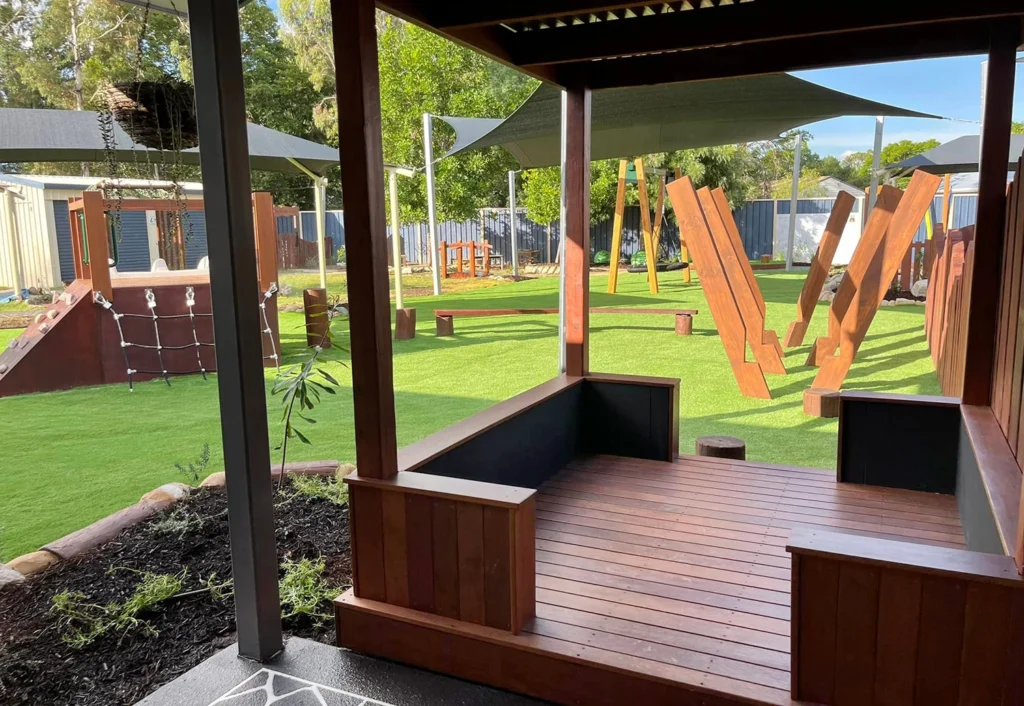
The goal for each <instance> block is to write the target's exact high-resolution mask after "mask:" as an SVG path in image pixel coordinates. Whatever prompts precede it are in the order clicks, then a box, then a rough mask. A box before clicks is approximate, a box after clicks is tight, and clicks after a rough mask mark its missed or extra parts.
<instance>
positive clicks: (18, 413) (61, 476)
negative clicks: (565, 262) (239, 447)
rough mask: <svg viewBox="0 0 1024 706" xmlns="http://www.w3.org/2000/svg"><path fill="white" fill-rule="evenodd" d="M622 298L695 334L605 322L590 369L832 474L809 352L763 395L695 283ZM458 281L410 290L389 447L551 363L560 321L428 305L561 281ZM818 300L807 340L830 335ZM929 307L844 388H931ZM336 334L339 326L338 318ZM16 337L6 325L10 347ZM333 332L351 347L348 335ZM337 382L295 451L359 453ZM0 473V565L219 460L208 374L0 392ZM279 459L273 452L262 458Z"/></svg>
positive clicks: (518, 294)
mask: <svg viewBox="0 0 1024 706" xmlns="http://www.w3.org/2000/svg"><path fill="white" fill-rule="evenodd" d="M282 281H283V282H286V283H288V284H290V285H291V286H292V287H293V293H292V295H291V297H289V298H288V299H287V300H286V301H285V303H287V302H289V301H292V300H295V301H298V300H299V298H301V288H302V287H306V286H310V285H315V284H316V282H317V277H316V275H308V274H300V275H285V276H283V277H282ZM758 281H759V282H760V285H761V289H762V291H763V292H764V298H765V300H766V302H767V315H768V323H769V326H770V327H771V328H774V329H775V330H776V331H778V332H779V334H780V336H781V335H782V334H783V333H784V332H785V329H786V326H787V324H788V322H789V321H790V319H791V317H792V316H793V315H794V313H795V308H796V307H795V301H796V298H797V295H798V293H799V290H800V286H801V284H802V282H803V275H802V274H786V273H777V272H772V273H763V274H759V275H758ZM619 282H620V291H619V294H617V295H614V296H612V295H608V294H606V293H605V292H604V290H605V287H606V284H607V278H606V277H604V276H594V277H593V278H592V300H591V301H592V305H594V306H615V305H618V306H633V307H635V306H658V307H686V308H695V309H698V310H700V312H701V313H700V315H699V316H697V317H696V318H695V320H694V335H693V336H690V337H688V338H683V337H678V336H676V335H675V334H674V333H673V322H672V321H671V320H670V317H666V316H639V315H636V316H633V315H630V316H626V315H623V316H614V317H611V316H600V317H595V318H594V319H593V320H592V322H591V325H592V329H591V355H590V361H591V367H592V369H593V370H596V371H602V372H618V373H635V374H643V375H661V376H667V377H678V378H680V379H681V380H682V388H681V389H682V393H681V398H682V399H681V408H680V427H681V428H680V448H681V449H682V450H683V451H687V452H688V451H692V449H693V444H694V439H695V438H696V437H697V436H700V435H704V434H729V435H733V436H739V437H741V438H743V439H745V440H746V442H747V454H748V457H749V458H751V459H756V460H762V461H767V462H775V463H787V464H794V465H808V466H818V467H824V468H832V467H834V465H835V453H836V422H835V420H816V419H809V418H807V417H805V416H804V415H803V412H802V402H801V399H802V397H801V395H802V393H803V390H804V389H805V388H807V387H808V386H809V385H810V383H811V380H812V379H813V377H814V369H812V368H807V367H805V366H804V365H803V361H804V359H805V357H806V355H807V350H808V346H807V345H804V346H802V347H800V348H798V349H794V350H791V351H789V352H788V355H787V357H786V363H787V367H788V369H789V374H788V375H786V376H784V377H783V376H770V377H769V378H768V383H769V386H770V387H771V389H772V394H773V395H774V397H775V399H773V400H770V401H768V400H765V401H762V400H750V399H745V398H743V397H741V396H740V394H739V392H738V391H737V388H736V384H735V381H734V379H733V377H732V373H731V370H730V367H729V364H728V362H727V360H726V358H725V353H724V351H723V350H722V346H721V342H720V340H719V338H718V336H717V334H716V332H715V330H714V323H713V321H712V319H711V316H710V314H709V312H708V310H707V304H706V302H705V300H704V297H703V294H702V293H701V289H700V286H699V284H697V282H696V280H694V283H693V284H689V285H686V284H683V283H682V281H681V278H680V277H679V276H678V274H663V275H662V279H661V282H662V288H661V293H660V294H658V295H651V294H649V293H648V292H647V288H646V283H645V278H644V276H643V275H621V276H620V280H619ZM406 283H407V286H408V287H409V288H410V289H411V290H413V291H420V292H422V291H429V289H428V287H429V277H427V276H413V277H407V278H406ZM483 285H484V283H483V282H464V281H463V282H457V281H454V280H448V281H447V282H446V285H445V286H446V288H448V289H449V291H450V290H457V291H451V292H450V293H446V294H445V295H444V296H443V297H442V298H440V299H433V298H422V297H411V296H410V297H407V304H406V305H407V306H416V307H418V310H419V311H418V313H419V316H418V319H419V322H418V326H417V337H416V339H414V340H412V341H398V342H395V344H394V384H395V397H396V405H397V416H398V441H399V444H401V445H405V444H409V443H411V442H413V441H415V440H417V439H420V438H422V437H424V436H426V435H428V434H430V433H432V432H434V431H437V430H439V429H441V428H443V427H445V426H447V425H449V424H451V423H453V422H455V421H458V420H459V419H462V418H464V417H467V416H469V415H471V414H473V413H475V412H478V411H480V410H482V409H485V408H486V407H489V406H490V405H492V404H494V403H495V402H498V401H500V400H503V399H506V398H508V397H511V396H512V395H515V394H517V393H519V392H522V391H523V390H526V389H528V388H530V387H532V386H534V385H537V384H539V383H541V382H543V381H544V380H547V379H549V378H551V377H553V376H554V375H555V374H556V372H557V362H558V355H557V353H558V351H557V346H558V339H557V330H556V327H557V316H521V317H502V318H477V319H461V320H459V319H457V320H456V323H455V331H456V335H455V336H454V337H452V338H442V339H438V338H436V337H435V336H434V321H433V316H432V315H431V310H432V309H433V308H434V307H445V308H508V307H520V308H527V307H528V308H535V307H536V308H539V307H555V306H557V304H558V291H557V286H558V280H557V279H556V278H543V279H535V280H528V281H523V282H516V283H495V282H493V281H488V282H486V285H489V286H483ZM330 288H331V290H332V293H336V294H339V295H342V296H343V295H344V291H343V289H344V277H343V275H341V274H332V275H331V278H330ZM825 312H826V305H824V304H820V305H819V308H818V312H817V315H816V317H815V321H814V322H813V323H812V326H811V330H810V332H809V334H808V337H807V342H808V343H809V342H810V341H811V340H813V336H815V335H819V334H821V333H823V332H824V327H825V318H826V317H825ZM923 318H924V310H923V307H893V308H888V307H886V308H883V309H882V310H881V311H879V313H878V315H877V316H876V317H875V321H874V323H873V325H872V327H871V330H870V332H869V333H868V336H867V340H866V341H865V343H864V345H863V347H862V349H861V351H860V355H859V356H858V358H857V361H856V363H855V364H854V366H853V369H852V370H851V372H850V375H849V377H848V378H847V387H848V388H849V389H860V390H876V391H890V392H906V393H918V394H938V393H939V388H938V382H937V380H936V377H935V374H934V371H933V368H932V364H931V360H930V358H929V356H928V353H927V347H926V344H925V340H924V335H923V333H922V327H923ZM339 328H343V326H339ZM281 329H282V344H283V347H284V352H285V355H286V362H287V361H292V362H294V361H296V360H298V359H299V358H300V356H301V355H302V354H303V348H302V345H303V338H304V337H303V335H302V315H301V314H298V313H285V314H282V315H281ZM10 335H12V334H11V333H10V332H6V331H0V344H2V345H6V341H7V339H8V338H9V337H10ZM338 342H339V343H340V344H342V345H346V344H347V338H346V335H345V334H344V333H342V335H340V336H339V337H338ZM327 356H328V361H327V363H326V366H327V368H328V369H329V370H330V372H331V373H332V374H333V375H334V376H335V377H337V378H338V379H339V381H340V382H341V384H342V388H341V390H340V391H339V394H338V395H337V396H336V397H332V398H328V399H326V400H325V401H324V402H323V404H322V405H321V406H320V407H318V408H317V410H316V411H315V412H314V413H313V415H312V416H313V417H314V418H315V419H316V420H317V422H318V423H317V424H315V425H313V426H310V427H307V428H304V429H303V431H304V432H305V433H306V434H307V435H308V437H309V438H310V440H311V441H312V442H313V443H312V446H303V445H296V446H293V447H292V449H293V450H294V451H293V453H290V456H289V458H291V459H293V460H303V459H306V460H312V459H323V458H337V459H339V460H342V461H346V460H347V461H352V460H354V441H353V432H352V395H351V376H350V371H349V369H348V368H347V367H345V363H346V360H347V359H346V355H345V354H344V353H343V352H341V351H337V350H335V351H332V352H330V353H328V354H327ZM273 378H274V373H273V371H272V370H271V371H268V372H267V391H268V407H269V411H268V415H269V420H270V434H271V445H272V446H274V445H276V440H277V439H279V437H280V434H281V430H282V425H281V420H280V412H279V409H280V408H279V400H278V399H277V398H271V397H270V396H269V390H270V387H271V384H272V382H273ZM0 419H2V420H3V422H2V430H3V431H2V433H0V439H2V440H3V454H4V470H3V473H0V526H3V527H4V531H3V533H2V534H0V543H2V547H0V559H10V558H11V557H13V556H16V555H18V554H21V553H23V552H26V551H31V550H33V549H36V548H38V547H39V546H40V545H41V544H43V543H45V542H48V541H51V540H53V539H56V538H57V537H60V536H62V535H64V534H66V533H68V532H70V531H72V530H75V529H78V528H80V527H83V526H84V525H86V524H88V523H89V522H92V521H94V520H96V519H99V518H101V517H104V516H105V515H107V514H109V513H111V512H113V511H115V510H117V509H119V508H121V507H124V506H126V505H129V504H131V503H133V502H135V501H136V500H137V499H138V498H139V496H141V495H142V494H143V493H145V492H146V491H148V490H151V489H152V488H154V487H156V486H157V485H160V484H161V483H166V482H169V481H174V480H183V478H182V476H181V475H180V474H179V473H178V472H177V471H176V470H175V467H174V464H175V463H176V462H180V463H185V462H187V461H189V460H191V459H193V458H195V457H196V456H198V455H199V453H200V451H201V449H202V446H203V444H209V445H210V447H211V451H212V460H211V464H210V468H209V471H213V470H216V469H217V468H219V467H220V465H221V463H222V456H221V450H220V428H219V414H218V403H217V386H216V383H215V382H214V380H213V379H211V380H208V381H204V380H202V379H201V378H179V379H175V380H173V383H172V386H171V387H168V386H167V385H165V384H164V383H163V382H160V381H154V382H148V383H144V384H141V385H137V386H136V389H135V392H134V393H130V392H129V391H128V388H127V385H112V386H105V387H97V388H84V389H78V390H71V391H68V392H58V393H48V394H39V395H26V396H23V397H17V398H7V399H3V400H0ZM272 455H273V456H274V457H277V456H278V454H277V453H276V452H272Z"/></svg>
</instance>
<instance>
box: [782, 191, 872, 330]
mask: <svg viewBox="0 0 1024 706" xmlns="http://www.w3.org/2000/svg"><path fill="white" fill-rule="evenodd" d="M856 202H857V200H856V199H855V198H853V196H852V195H850V194H848V193H846V192H845V191H840V192H839V193H838V194H837V195H836V200H835V203H834V204H833V205H832V213H830V214H829V217H828V223H826V224H825V232H824V233H822V235H821V240H820V241H818V249H817V250H815V252H814V257H813V258H812V259H811V269H810V270H809V271H808V272H807V278H806V279H805V280H804V286H803V288H802V289H801V290H800V298H799V299H798V300H797V303H796V321H794V322H793V323H791V324H790V325H789V329H788V330H787V331H786V337H785V339H783V342H782V345H783V346H784V347H786V348H792V347H793V346H799V345H800V344H801V343H803V342H804V335H805V334H806V333H807V326H808V325H810V323H811V317H812V316H814V309H815V308H816V305H817V303H818V296H819V295H820V294H821V288H822V287H823V286H824V285H825V280H826V279H827V278H828V270H829V267H831V266H832V258H833V257H835V254H836V250H837V249H838V248H839V240H840V239H841V238H842V237H843V229H844V228H845V227H846V221H847V220H848V219H849V218H850V211H852V210H853V206H854V204H855V203H856ZM768 262H771V257H770V256H769V257H768Z"/></svg>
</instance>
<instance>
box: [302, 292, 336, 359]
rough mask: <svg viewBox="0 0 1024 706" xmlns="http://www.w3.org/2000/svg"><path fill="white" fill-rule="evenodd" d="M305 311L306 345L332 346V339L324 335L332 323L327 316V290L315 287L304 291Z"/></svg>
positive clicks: (303, 302) (303, 303)
mask: <svg viewBox="0 0 1024 706" xmlns="http://www.w3.org/2000/svg"><path fill="white" fill-rule="evenodd" d="M302 305H303V311H304V313H305V315H306V345H307V346H309V347H311V348H312V347H313V346H322V347H324V348H330V347H331V339H330V338H326V337H325V336H324V332H326V331H327V327H328V326H329V325H330V318H329V317H328V316H327V290H326V289H320V288H314V289H307V290H305V291H303V292H302Z"/></svg>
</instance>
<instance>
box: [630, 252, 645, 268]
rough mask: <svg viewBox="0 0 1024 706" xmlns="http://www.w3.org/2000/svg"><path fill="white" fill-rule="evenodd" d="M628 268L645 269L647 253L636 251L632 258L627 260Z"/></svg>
mask: <svg viewBox="0 0 1024 706" xmlns="http://www.w3.org/2000/svg"><path fill="white" fill-rule="evenodd" d="M629 265H630V267H647V253H646V252H644V251H643V250H638V251H637V252H635V253H633V257H631V258H629Z"/></svg>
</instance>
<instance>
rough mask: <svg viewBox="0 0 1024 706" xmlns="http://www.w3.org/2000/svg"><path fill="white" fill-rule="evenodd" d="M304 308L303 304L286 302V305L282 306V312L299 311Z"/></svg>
mask: <svg viewBox="0 0 1024 706" xmlns="http://www.w3.org/2000/svg"><path fill="white" fill-rule="evenodd" d="M302 310H303V309H302V304H285V305H284V306H282V307H281V312H282V313H284V312H290V313H297V312H301V311H302Z"/></svg>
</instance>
